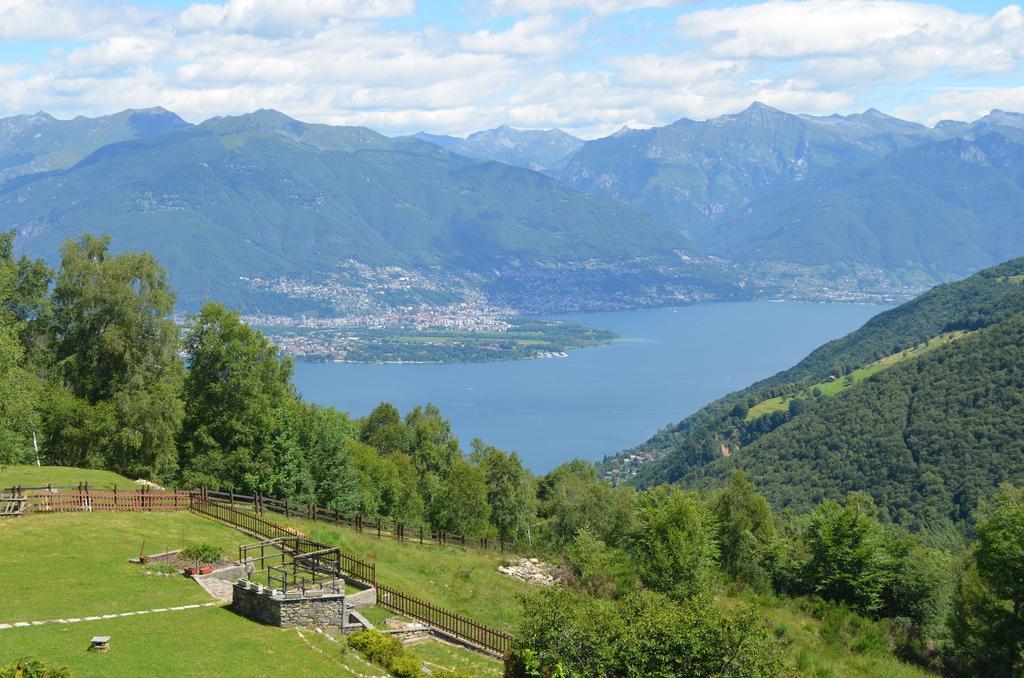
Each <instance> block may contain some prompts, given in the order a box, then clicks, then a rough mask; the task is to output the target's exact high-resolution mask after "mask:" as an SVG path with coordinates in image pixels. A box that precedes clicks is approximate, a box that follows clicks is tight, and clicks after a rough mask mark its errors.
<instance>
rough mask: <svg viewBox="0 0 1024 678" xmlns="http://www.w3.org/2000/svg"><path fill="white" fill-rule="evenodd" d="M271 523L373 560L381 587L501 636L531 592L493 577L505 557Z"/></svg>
mask: <svg viewBox="0 0 1024 678" xmlns="http://www.w3.org/2000/svg"><path fill="white" fill-rule="evenodd" d="M273 520H275V521H276V522H279V523H283V524H287V525H290V526H292V527H295V528H297V529H299V530H301V531H302V532H304V533H305V534H306V535H308V536H309V537H310V538H312V539H316V540H317V541H322V542H325V543H327V544H338V545H340V546H341V547H343V548H344V549H346V550H348V551H350V552H352V553H354V554H357V555H358V556H359V557H361V558H365V559H369V560H373V561H375V562H376V563H377V579H378V581H380V582H381V583H383V584H386V585H388V586H393V587H395V588H398V589H400V590H401V591H402V592H404V593H407V594H409V595H412V596H416V597H417V598H421V599H423V600H426V601H429V602H431V603H433V604H435V605H439V606H442V607H446V608H448V609H450V610H454V611H455V612H458V613H460V614H463V615H465V616H467V617H469V618H470V619H473V620H474V621H477V622H480V623H482V624H489V625H491V626H494V627H496V628H499V629H503V630H506V631H512V630H514V629H515V627H516V625H517V624H518V623H519V619H520V611H519V607H520V606H519V600H518V596H519V595H521V594H524V593H528V592H530V591H532V590H533V588H532V587H531V586H530V585H529V584H526V583H524V582H522V581H520V580H518V579H514V578H512V577H509V576H506V575H503V574H501V573H500V572H498V569H497V568H498V565H500V564H501V563H502V561H503V559H504V558H506V557H509V556H503V555H502V554H501V553H498V552H496V551H486V552H485V551H480V550H477V549H469V548H462V547H457V546H420V545H419V544H413V543H402V542H399V541H397V540H395V539H392V538H389V537H384V538H382V539H377V536H376V535H375V534H372V533H370V532H363V533H359V532H356V531H355V530H352V529H348V528H335V527H333V526H328V525H324V524H323V523H311V522H309V521H306V520H298V519H290V520H288V519H285V518H284V516H274V517H273Z"/></svg>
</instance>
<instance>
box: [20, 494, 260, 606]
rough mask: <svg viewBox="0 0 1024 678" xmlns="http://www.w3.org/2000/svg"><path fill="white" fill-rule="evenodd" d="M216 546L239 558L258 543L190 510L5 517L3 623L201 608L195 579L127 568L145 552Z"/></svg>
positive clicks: (202, 594)
mask: <svg viewBox="0 0 1024 678" xmlns="http://www.w3.org/2000/svg"><path fill="white" fill-rule="evenodd" d="M199 541H205V542H210V543H212V544H216V545H218V546H219V547H220V548H222V549H223V550H224V553H225V554H227V555H228V556H229V557H232V558H237V557H238V545H239V544H241V543H248V542H251V541H252V539H251V538H250V537H247V536H246V535H244V534H242V533H241V532H237V531H236V530H232V529H230V528H228V527H225V526H223V525H220V524H218V523H215V522H213V521H211V520H207V519H205V518H201V517H199V516H196V515H194V514H191V513H189V512H187V511H163V512H153V513H135V512H123V513H114V512H92V513H89V512H76V513H51V514H45V513H40V514H29V515H26V516H22V517H20V518H5V519H2V520H0V573H2V577H3V591H4V594H3V595H2V596H0V623H11V622H17V621H34V620H45V619H55V618H66V617H83V616H91V615H102V614H113V613H120V612H131V611H136V610H143V609H149V608H153V607H167V606H177V605H186V604H190V603H203V602H207V601H209V600H210V598H209V596H208V595H207V594H206V593H205V592H204V591H203V590H202V589H201V588H200V587H199V586H198V585H197V584H196V583H195V582H194V581H192V580H191V579H187V578H185V577H176V576H175V577H157V576H151V575H146V574H145V568H143V567H140V566H139V565H134V564H132V563H129V562H128V560H129V559H130V558H134V557H137V556H138V555H139V553H140V552H145V553H158V552H160V551H168V550H172V549H179V548H182V547H183V546H185V545H186V544H187V543H189V542H199Z"/></svg>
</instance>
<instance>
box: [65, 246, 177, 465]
mask: <svg viewBox="0 0 1024 678" xmlns="http://www.w3.org/2000/svg"><path fill="white" fill-rule="evenodd" d="M109 245H110V239H109V238H107V237H103V238H96V237H93V236H91V235H84V236H82V238H81V239H80V240H79V241H71V240H69V241H67V242H65V243H64V245H63V246H62V247H61V267H60V271H59V272H58V275H57V280H56V286H55V288H54V291H53V302H52V306H53V312H52V318H51V319H50V332H51V341H52V343H53V360H54V368H55V371H56V376H57V377H58V378H60V379H61V381H62V383H63V387H64V388H66V389H67V391H68V393H69V394H70V395H72V396H74V397H75V398H79V399H81V400H83V401H84V402H85V403H87V404H88V405H90V406H99V405H101V404H103V403H108V404H110V405H112V407H113V419H112V426H113V429H112V430H110V431H108V432H107V435H104V436H102V440H103V443H104V447H103V448H102V449H100V450H96V451H97V452H99V453H100V454H101V455H102V458H103V465H105V466H106V467H108V468H112V469H115V470H118V471H120V472H122V473H126V474H129V475H153V476H154V477H156V478H158V479H162V480H170V479H171V478H172V477H173V476H174V475H175V473H176V471H177V451H176V449H175V444H174V442H175V440H174V439H175V434H176V433H177V431H178V429H179V426H180V424H181V419H182V414H183V410H182V402H181V382H182V377H183V366H182V363H181V359H180V358H179V356H178V328H177V325H175V323H174V321H173V319H172V318H171V317H170V315H171V313H172V312H173V310H174V293H173V292H172V291H171V288H170V285H169V283H168V281H167V272H166V271H165V270H164V269H163V268H162V267H160V265H159V264H158V263H157V261H156V259H154V258H153V256H152V255H150V254H140V253H134V252H127V253H123V254H119V255H116V256H115V255H111V254H110V252H109ZM94 421H98V419H95V418H94ZM48 437H49V445H50V447H51V448H52V449H53V450H54V454H55V455H56V456H57V457H59V458H63V457H67V456H70V455H73V454H74V451H73V450H72V449H70V448H71V446H72V445H74V444H80V441H74V440H68V439H67V438H66V436H65V432H64V430H62V429H61V428H54V427H51V428H50V430H49V431H48ZM93 444H95V442H94V443H93Z"/></svg>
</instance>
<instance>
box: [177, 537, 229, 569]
mask: <svg viewBox="0 0 1024 678" xmlns="http://www.w3.org/2000/svg"><path fill="white" fill-rule="evenodd" d="M221 555H222V553H221V550H220V548H219V547H217V546H214V545H213V544H208V543H206V542H199V543H192V544H189V545H188V546H186V547H185V548H183V549H182V550H181V552H180V553H179V554H178V556H179V557H180V558H183V559H184V560H187V561H189V562H191V563H198V564H200V565H204V564H206V563H215V562H217V561H218V560H220V557H221Z"/></svg>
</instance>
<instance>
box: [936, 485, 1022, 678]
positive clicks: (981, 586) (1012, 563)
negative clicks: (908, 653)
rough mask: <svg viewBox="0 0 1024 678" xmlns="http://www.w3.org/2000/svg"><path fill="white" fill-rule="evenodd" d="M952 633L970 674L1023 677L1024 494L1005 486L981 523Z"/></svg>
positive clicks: (964, 669)
mask: <svg viewBox="0 0 1024 678" xmlns="http://www.w3.org/2000/svg"><path fill="white" fill-rule="evenodd" d="M977 530H978V543H977V545H976V546H975V548H974V551H973V553H972V555H971V558H970V561H969V564H968V567H967V569H966V571H965V573H964V577H963V581H962V583H961V585H960V590H959V591H958V595H957V602H956V608H955V609H956V614H955V616H954V619H953V623H952V626H953V634H954V641H955V643H956V648H955V650H956V653H957V656H958V659H959V665H960V668H961V669H962V670H963V671H964V673H966V674H973V675H991V676H1021V675H1024V491H1021V490H1018V489H1017V488H1014V487H1012V486H1010V485H1003V486H1002V487H1001V488H1000V489H999V491H998V492H997V493H996V495H995V497H994V499H993V506H992V508H991V510H990V511H989V512H988V513H987V515H984V516H983V517H982V519H981V520H980V521H979V522H978V527H977Z"/></svg>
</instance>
